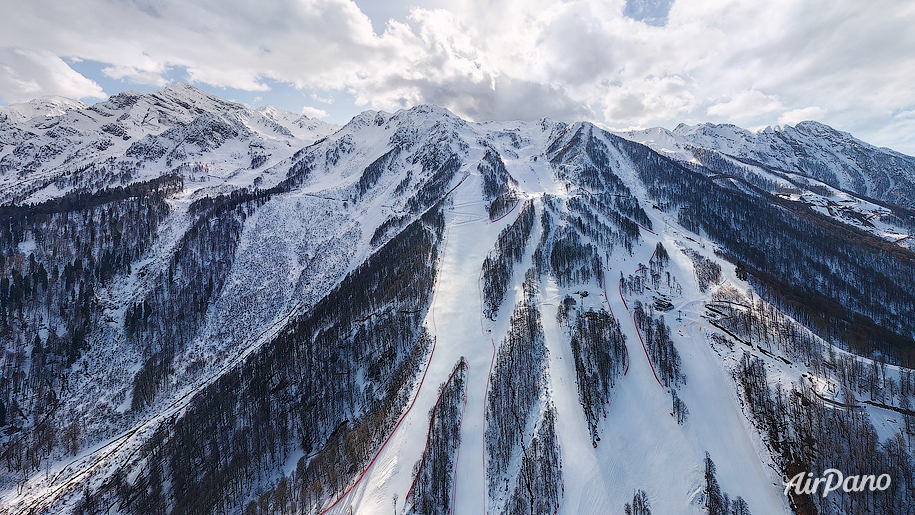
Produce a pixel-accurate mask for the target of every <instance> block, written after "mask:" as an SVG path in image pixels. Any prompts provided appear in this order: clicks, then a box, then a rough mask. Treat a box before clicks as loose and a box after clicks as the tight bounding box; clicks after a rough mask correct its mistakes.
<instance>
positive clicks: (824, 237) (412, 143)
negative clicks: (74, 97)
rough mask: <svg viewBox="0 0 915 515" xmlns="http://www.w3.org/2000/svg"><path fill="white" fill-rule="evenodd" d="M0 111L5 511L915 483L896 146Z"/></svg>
mask: <svg viewBox="0 0 915 515" xmlns="http://www.w3.org/2000/svg"><path fill="white" fill-rule="evenodd" d="M778 133H785V134H787V133H790V134H791V135H790V136H787V135H785V134H782V135H781V136H778V135H777V134H778ZM0 135H2V136H0V137H2V138H3V140H2V141H3V145H4V146H3V150H2V152H3V156H4V157H3V161H2V163H4V172H3V175H0V181H4V182H3V185H4V186H3V187H4V189H3V195H4V196H5V197H4V198H6V200H7V203H8V204H7V205H5V206H2V207H0V216H2V217H3V220H4V224H3V226H4V228H5V229H4V231H2V238H3V239H2V241H0V249H2V252H3V255H2V258H3V259H2V260H0V342H2V345H3V349H4V353H3V355H2V361H0V385H2V389H0V428H2V430H0V446H2V447H0V457H2V459H0V464H2V467H0V513H102V512H104V513H150V512H156V513H222V512H231V513H237V512H245V513H308V514H321V515H324V514H329V513H341V514H343V513H360V514H363V513H365V514H375V513H378V514H381V513H390V512H391V511H394V512H395V513H441V514H444V513H461V514H481V513H513V514H514V513H549V514H557V513H563V514H580V513H587V514H590V513H619V512H623V511H624V509H625V510H630V511H632V512H633V513H643V514H644V513H649V511H645V507H646V503H647V504H648V505H650V510H651V512H653V513H697V514H698V513H721V514H725V513H727V514H745V513H748V512H752V513H757V514H760V513H762V514H769V513H899V510H900V509H902V507H905V506H908V505H911V503H912V502H913V499H912V492H913V491H915V489H913V485H912V483H911V482H912V479H911V478H912V477H913V475H912V474H913V470H915V463H913V460H912V455H911V452H910V449H911V445H912V443H913V433H915V412H913V411H912V410H911V397H912V396H913V395H915V375H913V373H912V369H911V367H912V366H913V365H915V341H913V339H912V338H913V336H915V320H912V319H911V317H908V316H907V314H908V313H911V312H912V311H913V309H915V274H913V273H912V272H913V269H915V253H913V252H912V250H911V249H910V240H911V231H912V228H913V227H915V217H913V215H912V212H911V211H909V210H908V209H906V208H904V207H901V206H898V205H896V204H895V203H893V198H894V197H892V195H890V193H891V192H892V191H895V190H894V189H893V188H887V189H884V190H880V191H878V190H877V189H876V188H878V185H879V184H880V180H879V178H880V177H883V176H893V177H896V176H897V175H902V176H904V175H905V174H906V173H907V172H905V170H906V169H902V168H900V170H901V171H897V170H890V169H888V168H885V167H884V168H881V167H879V166H877V164H876V163H878V162H884V161H881V160H880V159H882V158H878V157H873V156H878V154H879V155H880V156H890V157H888V158H887V159H889V161H886V162H891V163H895V164H899V163H901V164H899V166H903V165H905V163H908V162H910V161H911V158H909V157H907V156H902V155H901V154H896V153H892V152H890V151H884V150H881V149H874V148H873V147H869V146H867V145H866V144H863V143H861V142H858V141H857V140H854V139H851V137H850V136H847V135H842V134H841V133H837V132H835V131H833V130H831V129H829V128H826V127H825V126H819V125H812V124H809V123H805V124H800V125H799V126H798V127H795V128H783V129H778V130H771V131H763V132H761V133H750V132H747V131H743V130H742V129H738V128H734V127H712V126H702V127H698V128H688V127H685V126H681V127H678V128H677V129H676V130H674V131H666V130H662V129H659V130H652V131H644V132H639V133H630V134H625V135H623V136H625V137H621V136H619V135H615V134H611V133H608V132H605V131H602V130H600V129H599V128H597V127H595V126H593V125H591V124H588V123H574V124H566V123H561V122H556V121H552V120H548V119H543V120H540V121H537V122H489V123H471V122H468V121H465V120H463V119H461V118H459V117H457V116H455V115H454V114H453V113H451V112H449V111H447V110H445V109H442V108H439V107H435V106H417V107H414V108H412V109H407V110H401V111H398V112H396V113H385V112H375V111H366V112H364V113H362V114H360V115H358V116H356V117H355V118H353V119H352V120H351V121H350V122H349V123H347V124H346V125H344V126H342V127H336V126H331V125H327V124H323V123H321V122H317V121H314V120H311V119H308V118H305V117H301V116H298V115H295V114H292V113H287V112H283V111H279V110H276V109H274V108H261V109H258V110H251V109H248V108H247V107H244V106H241V105H238V104H233V103H230V102H226V101H223V100H220V99H218V98H216V97H212V96H209V95H205V94H203V93H202V92H200V91H198V90H196V89H194V88H192V87H190V86H187V85H181V84H176V85H172V86H170V87H168V88H166V89H164V90H161V91H158V92H156V93H152V94H149V95H140V94H136V93H131V92H127V93H122V94H120V95H117V96H115V97H112V98H110V99H109V100H107V101H105V102H101V103H98V104H96V105H93V106H89V107H80V106H74V109H70V110H66V111H65V112H63V113H58V114H55V115H52V116H50V117H46V116H43V115H42V116H39V117H32V118H28V119H21V118H20V119H17V120H12V119H11V118H7V119H6V120H5V121H0ZM766 138H769V139H766ZM102 140H105V141H107V142H108V143H102V144H99V141H102ZM763 140H766V141H770V140H771V141H770V142H768V143H762V141H763ZM789 141H792V142H795V143H794V144H793V145H792V144H789V143H788V142H789ZM773 142H776V143H777V142H781V143H778V144H776V143H773ZM642 143H644V144H642ZM788 148H790V149H791V152H793V153H789V152H788V150H786V149H788ZM861 149H864V150H861ZM856 152H857V154H854V153H856ZM801 155H803V156H804V158H803V159H804V160H806V161H804V160H802V159H801V158H800V157H799V156H801ZM851 155H862V156H871V157H872V159H871V160H870V161H867V163H870V164H867V165H866V166H865V165H864V164H861V161H855V163H858V164H857V165H856V166H857V168H853V167H852V166H851V165H850V164H848V163H850V162H851V158H848V159H846V160H844V161H842V164H841V165H840V164H837V163H838V161H837V160H838V159H839V158H838V157H837V156H846V157H848V156H851ZM862 159H863V158H862ZM868 159H870V158H868ZM809 163H819V165H817V166H813V165H810V164H809ZM895 164H894V165H893V166H895ZM905 166H907V165H905ZM827 169H828V170H830V172H829V173H826V172H825V170H827ZM812 170H819V172H817V173H820V175H816V174H815V173H814V172H813V171H812ZM855 170H856V171H855ZM830 174H831V175H830ZM855 174H858V175H855ZM858 176H861V177H865V179H864V180H863V184H864V187H865V190H864V191H863V192H861V191H859V189H856V187H852V186H854V184H852V183H853V182H854V177H858ZM842 181H847V182H842ZM848 181H850V182H848ZM903 182H904V181H903V180H902V179H899V178H898V177H897V178H896V179H894V182H893V184H894V185H899V184H903ZM881 191H882V193H881ZM865 194H866V195H867V196H865ZM869 197H875V198H869ZM862 449H863V450H864V452H861V451H862ZM829 468H836V469H839V470H842V471H843V473H845V474H846V475H854V474H862V475H863V474H874V475H879V474H882V473H888V474H891V476H892V487H891V488H890V489H888V490H886V491H885V492H883V491H877V492H873V491H871V490H866V491H863V492H851V493H847V492H842V491H841V490H840V491H837V492H833V493H831V494H830V495H829V496H828V497H820V496H819V495H816V494H814V495H811V494H812V493H813V492H808V493H803V492H793V491H792V492H790V494H789V495H786V493H785V492H786V490H785V487H784V485H783V484H782V482H783V479H784V478H785V477H786V476H789V477H790V476H794V475H796V474H797V473H804V474H806V473H808V472H809V473H810V474H812V475H813V476H812V477H819V475H821V474H822V473H823V472H824V471H825V470H826V469H829ZM805 477H806V476H805ZM627 506H628V507H627ZM628 512H629V511H627V513H628Z"/></svg>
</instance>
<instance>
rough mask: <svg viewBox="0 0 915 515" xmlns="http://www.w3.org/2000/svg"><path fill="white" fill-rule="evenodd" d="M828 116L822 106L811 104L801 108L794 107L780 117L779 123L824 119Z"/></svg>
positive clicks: (790, 123)
mask: <svg viewBox="0 0 915 515" xmlns="http://www.w3.org/2000/svg"><path fill="white" fill-rule="evenodd" d="M824 116H826V110H825V109H823V108H822V107H817V106H810V107H803V108H801V109H792V110H791V111H787V112H785V113H783V114H782V115H781V116H779V117H778V123H780V124H784V125H794V124H796V123H799V122H803V121H806V120H822V119H823V117H824Z"/></svg>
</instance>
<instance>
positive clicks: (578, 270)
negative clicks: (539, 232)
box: [549, 225, 604, 286]
mask: <svg viewBox="0 0 915 515" xmlns="http://www.w3.org/2000/svg"><path fill="white" fill-rule="evenodd" d="M549 255H550V257H549V263H550V272H552V274H553V276H554V277H555V278H556V282H557V283H559V285H560V286H570V285H572V284H585V283H588V282H589V281H591V278H592V277H593V278H594V279H596V280H597V282H598V283H600V282H601V280H602V279H603V276H604V271H603V267H602V266H601V261H600V257H599V256H598V253H597V247H595V246H594V245H593V244H591V243H582V238H581V236H580V235H579V234H578V233H577V232H575V231H574V230H573V229H572V228H570V227H568V226H564V225H560V226H557V227H556V228H555V229H554V230H553V234H552V244H551V246H550V253H549Z"/></svg>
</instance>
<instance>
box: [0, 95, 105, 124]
mask: <svg viewBox="0 0 915 515" xmlns="http://www.w3.org/2000/svg"><path fill="white" fill-rule="evenodd" d="M85 107H87V106H86V104H84V103H82V102H80V101H79V100H74V99H72V98H67V97H61V96H55V95H49V96H44V97H40V98H36V99H34V100H30V101H28V102H22V103H18V104H10V105H8V106H0V115H6V116H7V117H8V118H9V119H11V120H12V121H13V122H19V121H25V120H30V119H32V118H35V117H38V116H60V115H62V114H64V113H66V112H67V111H71V110H74V109H84V108H85Z"/></svg>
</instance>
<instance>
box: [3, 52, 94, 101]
mask: <svg viewBox="0 0 915 515" xmlns="http://www.w3.org/2000/svg"><path fill="white" fill-rule="evenodd" d="M0 69H2V73H0V100H2V101H4V102H9V103H12V102H26V101H28V100H32V99H33V98H37V97H41V96H45V95H59V96H63V97H70V98H77V99H79V98H106V97H107V96H108V95H106V94H105V92H104V91H102V88H101V86H99V85H98V84H96V83H95V82H94V81H91V80H89V79H87V78H86V77H83V76H82V75H80V74H79V73H77V72H76V71H75V70H74V69H73V68H70V65H68V64H67V63H65V62H64V61H63V59H61V58H60V57H58V56H57V55H55V54H53V53H51V52H48V51H44V50H39V51H33V50H23V49H21V48H0Z"/></svg>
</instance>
